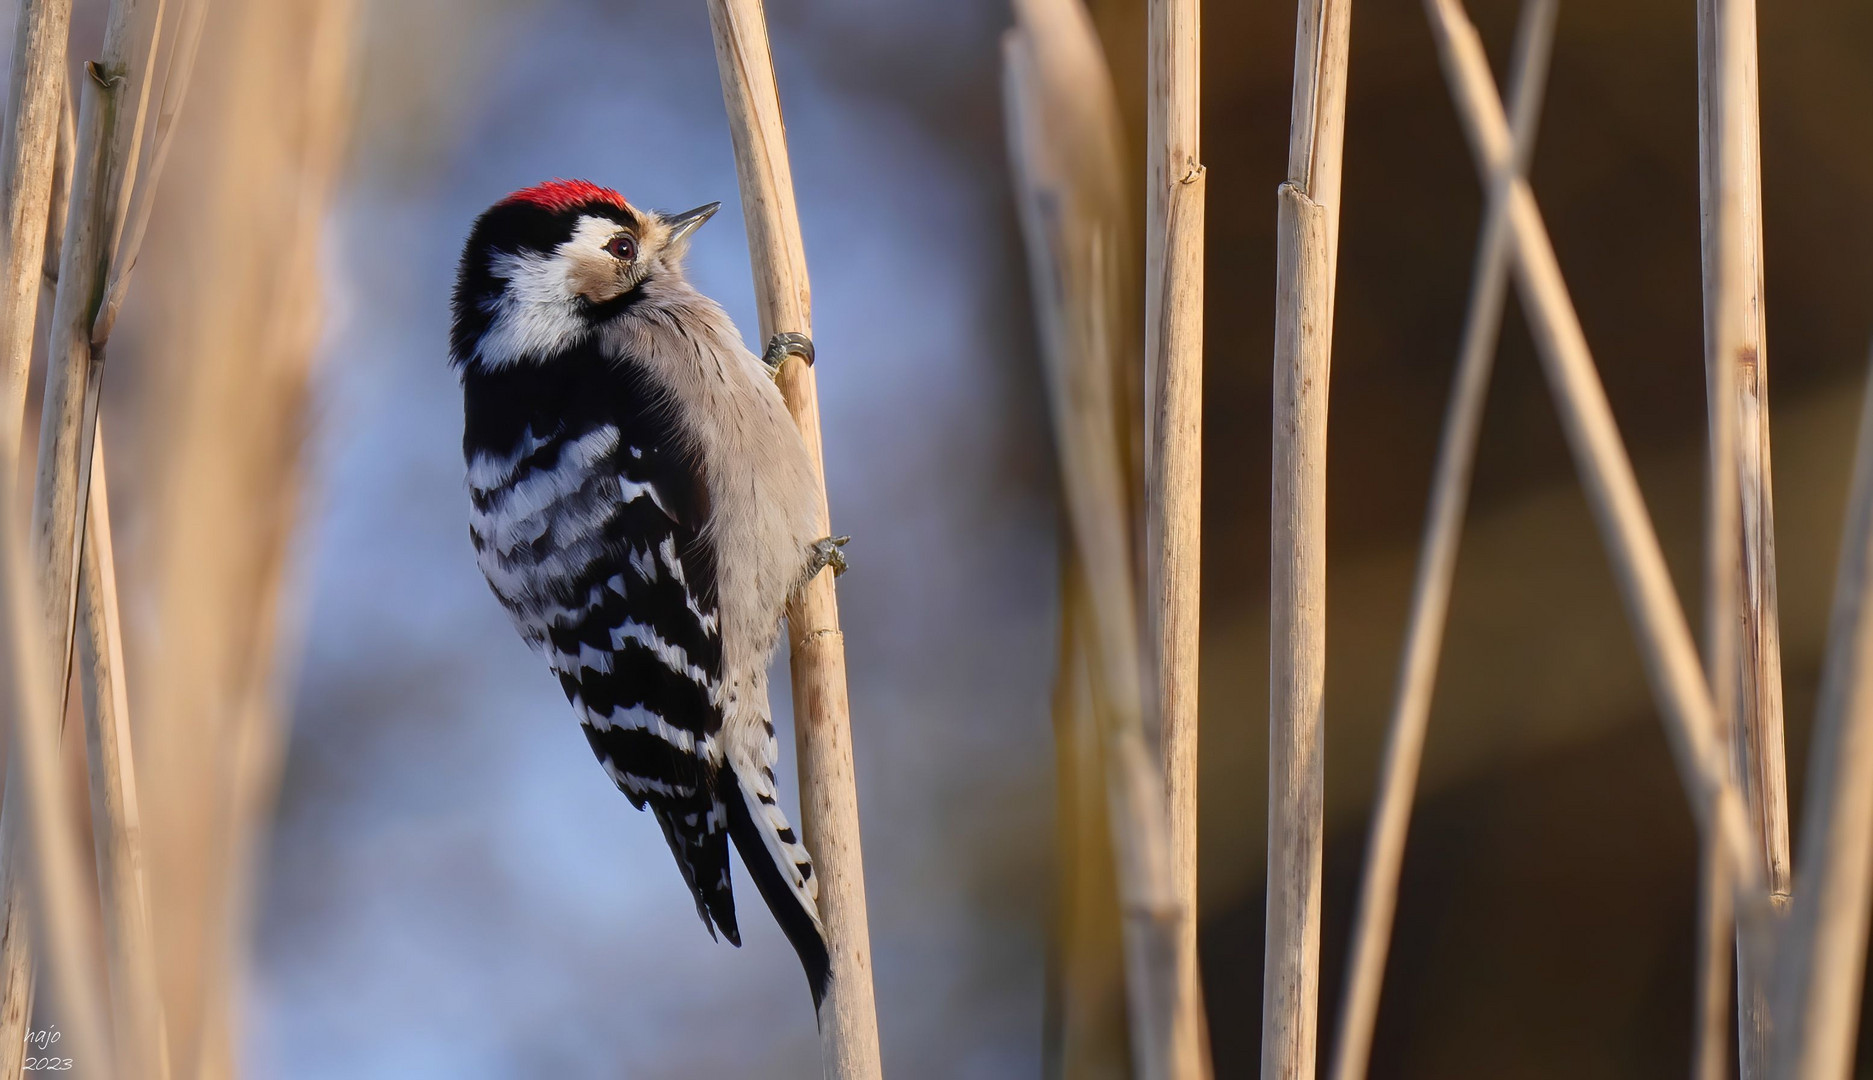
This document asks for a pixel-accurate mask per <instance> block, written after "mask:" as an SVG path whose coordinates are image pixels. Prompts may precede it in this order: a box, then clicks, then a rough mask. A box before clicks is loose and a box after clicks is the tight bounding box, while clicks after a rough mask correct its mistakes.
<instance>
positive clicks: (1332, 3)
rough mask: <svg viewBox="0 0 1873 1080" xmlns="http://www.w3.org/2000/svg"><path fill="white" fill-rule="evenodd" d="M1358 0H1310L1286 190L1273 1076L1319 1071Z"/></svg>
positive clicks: (1271, 888) (1280, 252) (1266, 1029)
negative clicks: (1346, 182) (1347, 151)
mask: <svg viewBox="0 0 1873 1080" xmlns="http://www.w3.org/2000/svg"><path fill="white" fill-rule="evenodd" d="M1351 28H1352V4H1351V0H1301V3H1300V11H1299V15H1298V17H1297V21H1296V26H1295V41H1294V104H1293V114H1292V117H1291V119H1290V122H1289V130H1288V178H1287V181H1286V183H1284V184H1282V186H1281V190H1280V193H1279V198H1278V200H1277V207H1278V225H1277V245H1276V261H1275V267H1276V269H1275V289H1276V297H1275V359H1274V454H1273V462H1274V481H1273V493H1274V498H1273V506H1272V507H1271V510H1270V523H1271V533H1272V536H1271V539H1270V544H1269V560H1270V582H1269V646H1270V655H1269V676H1268V696H1269V700H1268V916H1267V926H1266V929H1265V934H1266V941H1267V951H1266V954H1265V959H1264V961H1263V969H1262V1071H1261V1075H1262V1080H1312V1078H1313V1076H1314V1070H1315V1066H1314V1060H1315V1056H1316V1053H1317V1047H1316V1044H1317V1041H1318V1037H1319V1023H1320V1016H1319V1013H1320V860H1321V848H1322V844H1323V842H1324V839H1325V837H1324V833H1325V821H1324V818H1323V816H1322V815H1323V807H1324V804H1325V787H1326V776H1325V748H1326V716H1325V711H1324V710H1325V697H1326V672H1327V667H1326V644H1327V620H1326V614H1327V612H1326V595H1327V394H1328V384H1329V379H1330V376H1331V369H1332V357H1333V307H1334V283H1335V280H1336V273H1337V268H1338V262H1339V219H1340V173H1341V156H1342V150H1343V147H1344V143H1345V129H1346V61H1347V47H1348V40H1349V36H1350V34H1351Z"/></svg>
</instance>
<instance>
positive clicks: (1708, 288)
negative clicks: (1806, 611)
mask: <svg viewBox="0 0 1873 1080" xmlns="http://www.w3.org/2000/svg"><path fill="white" fill-rule="evenodd" d="M1711 2H1716V3H1724V4H1725V7H1726V8H1728V7H1730V6H1731V5H1729V4H1728V3H1727V0H1711ZM1706 6H1707V5H1706V4H1705V3H1700V4H1699V5H1698V20H1699V24H1700V25H1699V30H1700V33H1699V35H1698V36H1699V42H1698V44H1699V49H1698V52H1699V56H1698V60H1699V78H1698V91H1699V97H1700V99H1701V102H1700V103H1701V106H1702V107H1701V108H1700V110H1699V115H1698V135H1699V140H1698V142H1699V150H1700V151H1701V155H1700V156H1701V157H1702V162H1701V166H1702V177H1701V180H1702V188H1703V190H1702V196H1703V200H1702V201H1703V203H1704V228H1703V230H1702V231H1703V237H1702V245H1701V246H1702V248H1703V262H1704V304H1705V316H1704V323H1705V363H1704V372H1705V388H1706V389H1705V397H1706V402H1707V411H1708V414H1709V423H1708V426H1709V431H1710V445H1709V450H1708V453H1707V454H1706V458H1707V462H1708V470H1709V471H1708V474H1707V476H1706V480H1705V490H1706V498H1707V500H1708V502H1709V507H1708V510H1707V512H1706V517H1705V533H1704V671H1705V673H1706V675H1707V677H1708V678H1709V680H1710V696H1711V702H1712V705H1713V706H1714V707H1715V709H1716V719H1717V734H1718V741H1719V743H1721V744H1722V745H1723V746H1725V747H1726V748H1729V747H1730V746H1731V744H1732V743H1733V742H1734V743H1736V744H1738V745H1737V746H1736V748H1735V753H1737V754H1739V755H1747V754H1748V749H1747V740H1745V739H1742V738H1741V729H1740V727H1739V725H1738V719H1739V711H1738V689H1739V688H1738V681H1739V666H1738V637H1739V635H1738V628H1737V625H1736V624H1737V618H1738V616H1739V614H1740V611H1741V607H1742V604H1741V597H1740V596H1739V593H1740V591H1741V586H1742V584H1743V583H1742V580H1741V577H1740V569H1741V567H1742V562H1741V544H1740V542H1739V538H1738V535H1737V534H1738V528H1739V525H1738V522H1739V520H1740V515H1741V512H1742V511H1741V507H1740V499H1739V495H1738V490H1737V477H1738V471H1737V445H1738V432H1737V410H1736V401H1737V398H1736V390H1735V386H1736V383H1737V372H1736V370H1735V367H1734V358H1738V357H1739V354H1740V350H1741V349H1742V347H1743V339H1744V336H1745V333H1746V329H1745V317H1746V312H1745V310H1744V309H1745V304H1746V302H1747V301H1748V300H1749V299H1759V297H1751V296H1750V293H1751V292H1752V291H1753V290H1750V289H1749V288H1748V287H1747V286H1746V284H1745V283H1744V281H1743V275H1744V274H1745V273H1747V272H1748V271H1749V269H1750V267H1749V265H1748V262H1747V260H1746V259H1745V256H1744V249H1743V242H1742V237H1741V236H1740V235H1739V229H1740V227H1741V226H1742V225H1743V223H1744V219H1743V214H1742V194H1743V192H1742V190H1741V179H1742V178H1741V176H1740V173H1741V168H1740V166H1741V164H1742V163H1741V162H1740V161H1739V160H1738V151H1739V150H1740V146H1739V141H1740V140H1739V135H1740V123H1741V120H1742V116H1741V113H1740V110H1739V105H1740V99H1741V96H1742V84H1741V76H1742V72H1741V70H1740V69H1739V68H1738V67H1737V65H1736V63H1735V57H1734V55H1733V54H1734V49H1729V48H1726V49H1723V50H1721V53H1730V54H1732V55H1721V54H1720V55H1719V56H1709V55H1707V54H1706V50H1705V49H1704V44H1705V41H1704V39H1705V38H1707V37H1709V36H1710V35H1711V34H1713V33H1717V34H1719V36H1721V37H1722V38H1723V39H1724V42H1725V44H1726V45H1734V44H1736V35H1735V34H1734V33H1733V32H1732V25H1731V23H1730V20H1729V19H1728V16H1729V14H1730V12H1729V11H1728V10H1726V11H1725V12H1723V15H1722V17H1720V18H1718V19H1717V20H1716V24H1717V25H1713V19H1712V16H1714V15H1716V14H1717V13H1715V12H1707V11H1706V10H1705V8H1706ZM1719 25H1720V26H1721V27H1722V29H1721V30H1718V29H1717V26H1719ZM1737 760H1738V761H1739V763H1740V761H1741V758H1740V757H1739V758H1738V759H1737ZM1737 775H1738V783H1739V784H1741V785H1742V786H1743V789H1744V797H1745V800H1746V805H1747V800H1748V791H1749V787H1750V784H1749V780H1748V776H1747V774H1746V772H1745V770H1743V769H1740V768H1739V769H1737ZM1713 840H1714V834H1713V835H1712V836H1707V837H1706V842H1705V845H1704V863H1705V871H1704V878H1703V886H1704V888H1705V890H1706V892H1707V895H1706V896H1705V897H1704V899H1703V901H1702V902H1701V903H1700V904H1699V917H1700V918H1701V919H1702V920H1703V923H1704V925H1703V926H1702V931H1701V932H1700V933H1699V934H1698V948H1699V956H1698V965H1697V966H1698V972H1699V976H1700V985H1699V990H1698V997H1699V1007H1698V1008H1697V1010H1696V1012H1695V1015H1696V1018H1697V1028H1698V1031H1697V1036H1696V1039H1695V1041H1694V1043H1693V1048H1694V1054H1695V1059H1694V1063H1693V1071H1692V1075H1693V1076H1695V1077H1698V1078H1700V1080H1723V1078H1724V1077H1725V1076H1727V1075H1728V1073H1729V1064H1730V1062H1729V1052H1728V1043H1729V1039H1728V1035H1729V1032H1730V1024H1729V1016H1728V1012H1729V1005H1730V988H1731V981H1732V975H1731V964H1730V956H1729V954H1730V952H1731V950H1732V948H1733V946H1732V945H1731V943H1730V939H1731V935H1732V933H1733V930H1734V928H1733V926H1732V925H1731V921H1732V918H1733V913H1732V909H1731V907H1730V905H1728V904H1727V903H1725V902H1724V901H1723V900H1722V899H1720V898H1719V897H1717V896H1715V895H1708V893H1709V892H1710V891H1712V890H1715V891H1723V890H1727V889H1728V888H1729V882H1728V866H1727V864H1726V863H1725V861H1724V853H1723V850H1722V848H1721V846H1720V845H1718V844H1716V843H1714V842H1712V841H1713ZM1765 870H1766V867H1765ZM1746 978H1747V977H1746ZM1742 990H1743V994H1744V996H1743V997H1741V998H1739V1001H1738V1005H1739V1008H1740V1010H1741V1015H1740V1016H1739V1019H1740V1020H1741V1021H1742V1022H1743V1024H1742V1028H1741V1035H1740V1044H1741V1049H1742V1055H1741V1056H1742V1058H1743V1069H1744V1071H1745V1072H1746V1073H1750V1074H1751V1075H1752V1076H1753V1075H1754V1074H1755V1073H1756V1071H1757V1070H1755V1069H1752V1068H1751V1062H1750V1060H1749V1058H1750V1050H1751V1048H1752V1047H1757V1046H1759V1044H1760V1039H1759V1038H1758V1036H1760V1035H1761V1034H1762V1032H1759V1031H1754V1030H1751V1025H1750V1020H1751V1019H1752V1017H1751V1015H1750V1014H1751V1012H1752V1010H1751V1007H1750V1006H1751V1001H1750V999H1749V996H1748V994H1749V991H1748V989H1747V987H1744V988H1742ZM1754 1019H1756V1020H1766V1019H1767V1018H1766V1017H1762V1016H1757V1017H1754Z"/></svg>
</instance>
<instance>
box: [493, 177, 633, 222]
mask: <svg viewBox="0 0 1873 1080" xmlns="http://www.w3.org/2000/svg"><path fill="white" fill-rule="evenodd" d="M501 201H502V202H503V203H529V204H531V205H533V206H538V207H540V208H542V209H544V210H546V211H547V212H548V213H553V214H563V213H565V212H566V211H568V210H573V209H576V208H578V207H581V206H585V205H587V204H589V203H595V202H596V203H604V204H606V205H608V206H615V207H618V208H619V209H623V208H624V205H625V204H624V196H622V195H620V194H618V193H617V192H615V191H613V190H611V189H610V188H608V187H599V186H598V185H597V184H594V183H592V182H591V181H590V180H548V181H547V182H546V183H544V184H536V185H534V186H533V187H530V188H523V189H521V190H519V191H516V192H514V193H513V194H512V195H509V196H508V197H507V198H505V199H502V200H501Z"/></svg>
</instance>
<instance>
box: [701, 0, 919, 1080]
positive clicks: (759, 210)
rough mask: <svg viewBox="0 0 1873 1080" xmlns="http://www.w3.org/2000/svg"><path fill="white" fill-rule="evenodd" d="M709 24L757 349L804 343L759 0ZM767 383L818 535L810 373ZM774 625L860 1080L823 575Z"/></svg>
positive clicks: (832, 1059)
mask: <svg viewBox="0 0 1873 1080" xmlns="http://www.w3.org/2000/svg"><path fill="white" fill-rule="evenodd" d="M709 23H710V26H711V27H712V28H713V30H714V34H715V55H716V62H717V67H718V68H719V69H720V72H721V76H722V97H723V100H724V102H725V103H726V105H727V107H728V117H729V131H730V133H731V135H732V136H733V140H734V144H735V169H736V172H737V173H738V174H739V176H740V179H741V202H742V212H743V216H744V217H745V219H746V221H747V226H748V254H749V257H750V260H751V261H752V262H753V264H754V282H755V298H756V306H757V308H758V309H759V312H760V331H761V340H762V341H763V342H765V341H768V340H770V339H771V338H772V337H773V336H774V335H775V334H779V333H788V332H791V333H798V334H807V335H811V333H812V329H813V319H812V301H811V289H810V287H809V285H808V283H807V271H806V250H805V247H804V245H803V244H802V242H801V238H800V216H799V211H798V209H797V208H796V206H795V205H794V194H793V168H792V165H791V163H790V162H789V161H788V158H787V133H786V128H785V125H784V124H783V122H782V120H781V112H780V92H779V87H778V85H777V83H776V81H775V77H774V58H773V55H772V54H771V52H770V51H769V46H768V35H767V15H766V13H765V12H764V11H763V9H762V4H761V0H709ZM776 381H777V382H778V383H779V385H780V390H781V396H782V397H784V398H785V399H786V402H787V410H788V412H790V413H791V414H792V415H793V419H794V424H795V425H796V426H797V427H799V429H800V434H801V436H802V437H803V438H805V439H806V444H807V449H808V450H809V452H810V453H811V455H812V458H813V469H814V472H815V474H816V475H817V479H818V480H819V490H820V505H819V528H820V529H821V531H822V532H825V533H826V534H828V535H830V534H831V528H830V525H829V519H830V515H829V512H828V510H827V507H826V501H825V491H826V477H825V463H824V461H823V454H822V449H821V442H820V424H819V398H818V396H817V392H816V389H815V387H816V385H817V376H816V374H815V372H814V369H813V367H811V366H810V365H807V364H803V363H790V364H788V365H786V366H785V367H784V368H783V369H782V371H781V373H780V377H779V378H778V379H777V380H776ZM787 628H788V641H789V643H790V645H791V654H792V655H791V659H792V672H793V700H794V739H795V742H796V744H797V746H798V750H799V761H800V817H801V819H802V820H801V833H802V836H803V837H804V839H805V841H806V846H807V850H808V851H809V852H810V853H811V854H812V856H813V866H814V870H815V872H816V873H817V874H818V875H819V881H820V885H819V913H820V919H821V921H822V922H823V923H824V925H825V929H826V944H827V947H828V949H829V950H830V952H831V957H832V976H831V980H830V986H829V988H828V990H827V993H826V998H825V1000H824V1001H823V1002H822V1003H821V1005H820V1010H819V1028H820V1047H821V1050H822V1052H823V1054H824V1058H825V1068H826V1076H827V1077H828V1080H871V1078H875V1077H878V1076H880V1075H882V1072H883V1062H882V1059H881V1055H880V1053H879V1048H878V1006H877V1002H876V1000H875V999H874V997H873V991H872V970H871V928H870V922H869V918H868V916H867V914H866V909H865V864H864V857H863V855H862V854H861V850H860V844H859V813H858V782H857V779H856V776H855V775H854V771H853V763H852V717H851V708H850V703H849V702H848V700H847V698H846V674H845V635H844V634H843V633H842V632H841V631H840V629H839V602H838V597H837V595H836V594H835V591H834V589H833V576H832V574H830V573H821V574H820V575H819V576H818V577H816V578H814V579H813V580H812V581H811V582H808V583H807V585H806V587H805V588H803V589H802V590H801V591H800V594H799V596H798V597H797V598H796V599H795V601H794V604H793V605H792V607H790V608H789V609H788V612H787Z"/></svg>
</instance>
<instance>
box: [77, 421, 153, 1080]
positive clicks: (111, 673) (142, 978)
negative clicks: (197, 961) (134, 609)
mask: <svg viewBox="0 0 1873 1080" xmlns="http://www.w3.org/2000/svg"><path fill="white" fill-rule="evenodd" d="M92 450H93V454H94V455H95V457H94V460H93V461H92V464H91V493H90V499H91V509H90V513H89V514H88V515H87V518H86V522H85V530H84V555H83V559H82V561H81V563H80V565H79V572H78V578H79V603H78V616H79V617H78V630H79V633H78V641H79V650H78V651H79V659H80V662H81V664H82V666H83V669H84V673H85V677H84V678H82V679H81V680H80V681H79V682H80V685H81V686H82V688H83V691H84V711H85V746H86V757H87V759H88V761H89V764H90V775H91V821H92V830H93V833H94V837H93V839H94V843H95V845H96V849H97V864H98V883H99V886H100V887H101V889H102V892H103V912H104V937H105V945H106V949H107V953H106V955H107V957H108V959H109V962H110V963H109V967H110V983H111V1012H112V1016H113V1018H114V1020H115V1024H114V1027H115V1031H116V1039H115V1045H116V1050H117V1073H118V1075H119V1076H121V1077H125V1078H132V1077H147V1078H149V1080H168V1077H169V1075H170V1063H169V1038H168V1034H167V1032H166V1031H165V1029H164V1026H163V1010H162V989H161V986H160V984H159V983H158V981H157V977H156V941H155V937H154V935H153V932H152V929H151V925H150V901H149V887H148V884H147V881H146V878H145V873H144V865H145V862H144V857H143V825H142V812H141V810H140V804H139V801H138V798H137V774H136V768H135V765H134V764H133V760H132V755H131V739H130V698H129V694H128V692H127V691H126V689H125V685H124V644H123V628H122V623H121V622H120V620H119V617H118V610H117V561H116V556H115V554H114V552H113V550H112V543H111V517H110V501H109V496H108V494H107V489H106V484H105V472H104V440H103V438H102V437H101V436H100V437H99V438H98V440H97V442H96V443H95V444H94V445H93V447H92Z"/></svg>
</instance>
